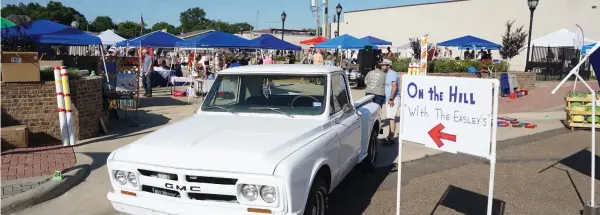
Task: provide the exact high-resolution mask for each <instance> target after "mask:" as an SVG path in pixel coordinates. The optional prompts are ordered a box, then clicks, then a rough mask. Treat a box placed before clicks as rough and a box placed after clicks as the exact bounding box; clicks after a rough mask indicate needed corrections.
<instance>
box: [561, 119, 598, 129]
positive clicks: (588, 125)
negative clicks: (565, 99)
mask: <svg viewBox="0 0 600 215" xmlns="http://www.w3.org/2000/svg"><path fill="white" fill-rule="evenodd" d="M566 124H567V127H569V128H571V130H575V128H592V123H587V122H571V121H568V120H567V121H566ZM598 129H600V124H599V123H596V130H598Z"/></svg>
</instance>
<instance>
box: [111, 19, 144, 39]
mask: <svg viewBox="0 0 600 215" xmlns="http://www.w3.org/2000/svg"><path fill="white" fill-rule="evenodd" d="M140 29H141V26H140V24H138V23H136V22H133V21H125V22H121V23H119V24H118V25H117V31H118V32H119V34H120V35H121V36H123V37H125V38H132V37H135V36H136V35H137V36H139V33H140Z"/></svg>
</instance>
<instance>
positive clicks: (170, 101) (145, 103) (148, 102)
mask: <svg viewBox="0 0 600 215" xmlns="http://www.w3.org/2000/svg"><path fill="white" fill-rule="evenodd" d="M182 98H185V99H187V97H182ZM181 105H188V103H187V102H185V101H182V100H179V99H175V98H171V96H160V97H150V98H144V97H142V98H140V107H159V106H181Z"/></svg>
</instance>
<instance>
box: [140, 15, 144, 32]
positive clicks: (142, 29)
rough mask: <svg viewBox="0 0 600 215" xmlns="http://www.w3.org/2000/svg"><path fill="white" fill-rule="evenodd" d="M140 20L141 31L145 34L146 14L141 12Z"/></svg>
mask: <svg viewBox="0 0 600 215" xmlns="http://www.w3.org/2000/svg"><path fill="white" fill-rule="evenodd" d="M140 20H141V22H140V26H141V32H142V34H141V35H144V16H142V14H141V13H140Z"/></svg>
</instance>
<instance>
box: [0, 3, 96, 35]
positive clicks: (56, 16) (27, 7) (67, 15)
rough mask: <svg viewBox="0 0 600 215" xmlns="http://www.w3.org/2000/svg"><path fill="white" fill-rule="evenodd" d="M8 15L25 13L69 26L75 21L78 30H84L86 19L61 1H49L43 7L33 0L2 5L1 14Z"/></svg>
mask: <svg viewBox="0 0 600 215" xmlns="http://www.w3.org/2000/svg"><path fill="white" fill-rule="evenodd" d="M9 15H26V16H28V17H29V18H31V20H38V19H47V20H52V21H55V22H58V23H60V24H63V25H68V26H71V23H72V22H73V21H77V22H79V29H80V30H85V27H86V26H87V19H86V18H85V16H83V14H81V13H79V11H77V10H75V9H73V8H72V7H67V6H64V5H63V4H62V3H60V2H55V1H49V2H48V4H47V5H46V6H45V7H44V6H42V5H40V4H39V3H33V2H30V3H28V4H24V3H19V4H18V5H13V4H8V5H6V6H5V7H2V16H4V17H7V16H9ZM15 24H23V23H15Z"/></svg>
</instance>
